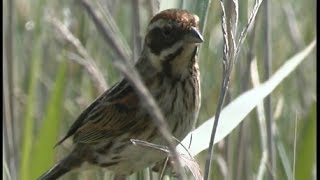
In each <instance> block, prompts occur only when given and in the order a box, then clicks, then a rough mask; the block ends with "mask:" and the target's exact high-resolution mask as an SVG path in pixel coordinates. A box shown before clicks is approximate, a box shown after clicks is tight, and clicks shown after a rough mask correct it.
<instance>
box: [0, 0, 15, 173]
mask: <svg viewBox="0 0 320 180" xmlns="http://www.w3.org/2000/svg"><path fill="white" fill-rule="evenodd" d="M7 5H8V7H7V8H8V9H7V16H6V18H7V23H6V29H5V45H4V49H5V52H4V54H5V56H4V57H5V63H4V64H5V65H6V66H5V67H6V68H4V69H3V70H4V72H5V73H6V74H5V75H4V78H5V80H4V82H5V86H4V88H3V91H4V96H3V97H4V102H5V103H4V111H3V112H4V116H3V117H4V118H5V119H4V123H5V127H6V129H5V130H6V137H7V138H6V142H7V149H4V150H5V151H7V153H8V156H7V157H9V158H7V163H8V168H9V172H17V164H16V163H17V157H16V156H15V155H16V154H17V153H16V148H15V147H16V141H15V138H16V136H15V133H14V132H15V128H14V127H15V122H14V111H13V107H14V105H13V103H14V101H13V92H14V88H13V79H14V78H13V62H14V60H13V35H12V31H13V29H12V26H13V5H14V1H13V0H12V1H10V0H9V1H7ZM11 176H12V178H13V179H16V178H17V177H16V173H12V174H11Z"/></svg>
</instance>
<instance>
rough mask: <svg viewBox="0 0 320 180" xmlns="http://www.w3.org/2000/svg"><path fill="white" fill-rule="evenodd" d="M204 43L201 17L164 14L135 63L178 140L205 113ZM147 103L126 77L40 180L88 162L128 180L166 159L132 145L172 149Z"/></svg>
mask: <svg viewBox="0 0 320 180" xmlns="http://www.w3.org/2000/svg"><path fill="white" fill-rule="evenodd" d="M203 41H204V39H203V36H202V35H201V32H200V29H199V17H198V16H197V15H195V14H193V13H191V12H189V11H187V10H183V9H166V10H163V11H161V12H159V13H157V14H156V15H154V16H153V17H152V18H151V20H150V22H149V24H148V26H147V30H146V35H145V39H144V43H143V48H142V51H141V54H140V56H139V58H138V60H137V62H136V64H135V65H134V66H135V68H136V69H137V71H138V72H139V74H140V75H141V77H142V81H143V83H144V84H145V86H146V87H147V89H148V90H149V91H150V93H151V95H152V96H153V98H154V99H155V101H156V102H157V104H158V105H159V107H160V109H161V112H162V113H163V115H164V117H165V119H166V122H167V124H168V128H169V129H168V130H169V131H170V132H171V133H172V135H173V136H174V137H175V138H177V139H178V140H182V139H183V138H184V137H185V136H186V135H187V134H188V133H189V132H190V131H191V129H192V127H193V126H194V124H195V120H196V119H197V117H198V114H199V109H200V104H201V91H200V70H199V65H198V50H199V47H200V44H201V43H202V42H203ZM142 103H143V102H142V101H141V100H140V99H139V97H138V95H137V93H136V92H135V90H134V88H133V86H132V85H131V84H130V83H129V82H128V80H126V79H125V78H123V79H122V80H120V81H119V82H118V83H116V84H115V85H113V86H112V87H111V88H110V89H108V90H106V91H105V92H104V93H102V94H101V95H100V96H99V97H98V98H96V99H95V100H94V101H93V102H92V103H91V104H90V105H89V106H88V107H86V108H85V110H84V111H82V113H80V115H79V116H78V117H77V119H76V120H75V121H74V123H73V124H72V125H71V127H70V128H69V130H68V131H67V133H66V135H65V136H64V137H63V138H62V139H61V140H60V141H59V142H58V143H57V144H56V146H58V145H60V144H61V143H63V142H64V141H65V140H66V139H68V138H70V137H73V148H72V150H70V151H71V152H70V153H69V154H68V155H67V156H66V157H65V158H63V159H62V160H60V161H58V162H57V163H56V164H55V165H54V166H53V167H52V168H51V169H49V170H48V171H46V172H45V173H44V174H43V175H41V176H40V177H39V178H38V179H41V180H49V179H57V178H59V177H61V176H63V175H65V174H66V173H68V172H69V171H72V170H74V169H77V168H80V167H82V166H83V165H84V164H86V163H88V164H91V165H94V166H98V167H101V168H106V169H108V170H111V171H112V172H113V173H114V174H115V177H126V176H128V175H130V174H132V173H134V172H137V171H140V170H142V169H144V168H147V167H152V166H154V165H155V164H156V163H158V162H161V161H162V160H164V159H165V158H166V156H167V155H166V154H165V153H163V152H160V151H159V150H156V149H152V148H146V147H142V146H137V145H133V144H132V142H131V141H130V140H131V139H138V140H142V141H145V142H150V143H153V144H157V145H164V146H165V145H166V141H165V140H164V138H163V137H162V136H161V133H160V132H159V131H158V128H157V126H156V125H155V124H154V123H153V121H152V119H151V118H152V117H151V116H150V115H149V113H148V111H147V110H146V109H145V108H144V107H143V106H142ZM177 144H178V143H177V142H176V144H175V145H177ZM119 179H120V178H119Z"/></svg>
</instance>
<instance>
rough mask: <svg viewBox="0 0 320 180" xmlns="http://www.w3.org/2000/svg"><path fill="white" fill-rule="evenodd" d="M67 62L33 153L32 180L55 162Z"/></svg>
mask: <svg viewBox="0 0 320 180" xmlns="http://www.w3.org/2000/svg"><path fill="white" fill-rule="evenodd" d="M66 64H67V63H66V61H65V60H62V61H61V63H60V65H59V68H58V72H57V77H56V79H55V82H54V85H53V88H52V92H51V97H50V99H49V101H48V105H47V110H46V113H45V116H44V119H43V125H42V127H41V128H40V132H39V133H38V135H37V137H36V139H37V140H36V143H35V146H34V151H33V156H32V157H34V158H33V160H32V162H33V164H34V166H35V167H33V168H31V169H30V174H31V179H36V178H37V177H39V175H41V173H43V172H44V171H45V170H47V169H48V168H49V167H50V165H52V162H53V160H54V149H53V144H55V143H56V141H57V137H58V132H59V124H60V119H61V117H60V116H61V114H62V113H61V107H62V104H63V99H64V97H63V94H64V87H65V82H66V76H65V74H66V67H67V66H66Z"/></svg>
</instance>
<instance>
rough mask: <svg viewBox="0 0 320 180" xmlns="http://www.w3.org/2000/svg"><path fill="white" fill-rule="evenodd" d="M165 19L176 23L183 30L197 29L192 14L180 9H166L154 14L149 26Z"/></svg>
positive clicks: (196, 23) (195, 19)
mask: <svg viewBox="0 0 320 180" xmlns="http://www.w3.org/2000/svg"><path fill="white" fill-rule="evenodd" d="M159 19H166V20H172V21H176V22H177V23H179V24H181V25H182V27H184V28H188V29H189V28H190V27H197V28H198V19H197V18H196V17H195V15H193V14H192V13H190V12H188V11H186V10H182V9H166V10H164V11H161V12H160V13H158V14H156V15H155V16H154V17H153V18H152V19H151V21H150V24H151V23H153V22H155V21H157V20H159Z"/></svg>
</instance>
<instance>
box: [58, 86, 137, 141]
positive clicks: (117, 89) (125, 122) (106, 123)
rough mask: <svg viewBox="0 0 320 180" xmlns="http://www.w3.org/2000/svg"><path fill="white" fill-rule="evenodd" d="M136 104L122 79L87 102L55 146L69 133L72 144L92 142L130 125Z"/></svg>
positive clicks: (129, 127) (113, 134) (135, 97)
mask: <svg viewBox="0 0 320 180" xmlns="http://www.w3.org/2000/svg"><path fill="white" fill-rule="evenodd" d="M138 103H139V98H138V97H137V95H136V94H135V93H134V90H133V88H132V86H130V84H129V83H128V82H127V81H126V80H122V81H121V82H120V83H118V84H116V85H114V86H113V87H112V88H110V89H109V90H108V91H106V92H105V93H103V94H102V95H101V96H100V97H98V98H97V99H96V100H95V101H94V102H93V103H92V104H91V105H89V106H88V107H87V108H86V109H85V110H84V111H83V112H82V113H81V114H80V116H79V117H78V118H77V120H76V121H75V122H74V123H73V125H72V126H71V127H70V129H69V131H68V132H67V134H66V136H65V137H64V138H62V140H60V141H59V142H58V143H57V145H59V144H61V143H62V142H63V141H64V140H66V139H67V138H69V137H70V136H72V135H74V138H73V140H74V142H75V143H80V142H81V143H93V142H97V141H100V140H102V139H104V138H106V137H112V136H116V135H118V134H120V133H121V131H125V130H126V129H128V130H129V129H131V128H133V127H134V126H136V125H135V123H136V118H135V117H136V113H137V108H138ZM57 145H56V146H57Z"/></svg>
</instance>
